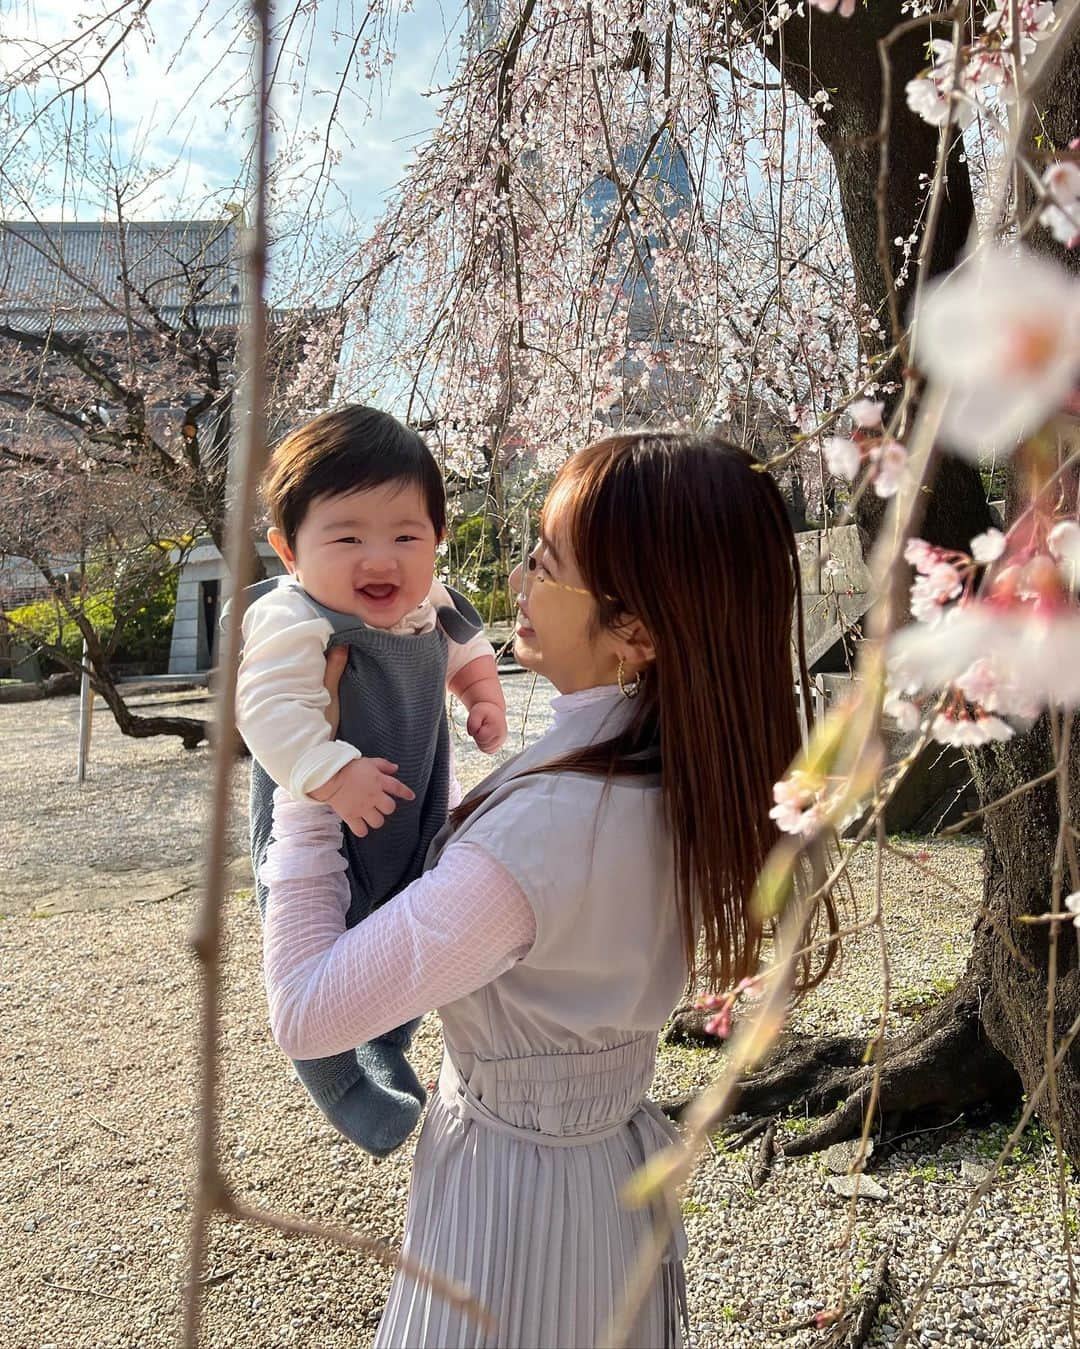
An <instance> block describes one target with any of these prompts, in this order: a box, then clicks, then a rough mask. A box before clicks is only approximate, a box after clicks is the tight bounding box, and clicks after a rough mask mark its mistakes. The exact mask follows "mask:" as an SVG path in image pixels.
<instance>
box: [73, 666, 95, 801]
mask: <svg viewBox="0 0 1080 1349" xmlns="http://www.w3.org/2000/svg"><path fill="white" fill-rule="evenodd" d="M89 659H90V658H89V655H88V654H87V650H86V642H85V641H84V642H83V648H82V677H81V678H80V680H79V759H78V765H77V767H76V770H75V777H76V781H77V782H85V781H86V766H87V764H88V763H89V760H90V725H91V722H92V721H93V719H94V690H93V689H92V688H91V687H90V671H89V668H88V667H89Z"/></svg>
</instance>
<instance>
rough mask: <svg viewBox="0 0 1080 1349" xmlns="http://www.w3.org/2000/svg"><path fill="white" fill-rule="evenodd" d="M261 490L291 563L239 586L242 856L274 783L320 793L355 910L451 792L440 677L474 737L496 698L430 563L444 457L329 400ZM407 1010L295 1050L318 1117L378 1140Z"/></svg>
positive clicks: (418, 1102) (470, 624) (388, 881)
mask: <svg viewBox="0 0 1080 1349" xmlns="http://www.w3.org/2000/svg"><path fill="white" fill-rule="evenodd" d="M263 493H264V496H265V499H266V503H267V506H268V508H269V512H270V516H271V519H272V521H273V527H272V528H271V530H270V532H269V535H268V537H269V540H270V544H271V546H272V547H273V549H274V551H275V552H276V553H277V555H278V556H279V557H280V558H281V560H282V562H283V563H284V564H285V567H286V569H287V571H288V575H287V576H283V577H278V578H275V579H273V580H270V581H263V582H261V583H260V584H259V585H257V586H253V587H252V589H251V591H249V600H250V604H249V607H248V609H247V611H246V613H245V614H244V620H243V635H244V650H243V659H242V661H241V664H240V671H239V675H238V678H237V690H236V717H237V725H238V727H239V729H240V733H241V735H242V736H243V737H244V740H245V742H246V743H247V746H248V748H249V749H250V750H251V754H252V758H253V760H254V762H253V764H252V775H251V857H252V867H253V869H254V873H255V882H256V895H257V898H258V901H259V909H260V912H261V913H265V908H266V889H265V887H264V886H263V885H262V884H261V883H260V879H259V872H260V869H261V867H262V864H263V861H264V859H265V857H266V850H267V847H268V846H269V843H270V829H271V820H272V814H273V811H272V798H273V793H274V784H275V783H276V784H277V785H278V786H280V787H283V788H285V790H286V791H288V792H290V793H291V794H292V795H293V796H294V797H296V798H297V799H300V800H304V799H311V800H314V801H325V802H326V803H327V804H328V805H330V806H331V807H332V808H333V809H334V810H335V811H336V812H337V814H338V815H340V816H341V818H342V820H343V821H344V822H345V824H346V825H347V826H348V828H347V829H346V830H345V831H344V840H345V842H344V848H343V851H344V854H345V859H346V862H347V873H348V877H349V887H350V893H351V903H350V907H349V913H348V916H347V919H346V924H347V926H349V927H352V926H354V925H355V924H356V923H358V922H359V921H360V920H361V919H362V918H365V917H366V916H367V915H368V914H369V913H370V912H371V911H372V910H373V909H375V908H377V907H378V906H379V905H380V904H382V903H384V902H385V901H386V900H388V899H390V898H391V897H392V896H393V895H395V894H397V892H398V891H399V890H401V889H402V888H403V887H404V886H406V885H408V884H409V882H410V881H413V880H415V879H416V877H417V876H418V875H419V874H420V872H421V870H422V869H423V863H424V856H425V854H426V852H427V849H428V845H429V843H430V842H431V840H432V838H433V837H434V836H435V834H436V833H437V832H438V831H439V829H440V828H441V827H442V825H443V823H444V822H445V820H446V814H447V809H448V805H449V804H450V799H449V796H450V787H451V776H452V768H451V759H450V736H449V728H448V725H447V718H446V689H447V688H449V689H450V691H451V692H452V693H454V694H455V695H456V696H457V697H458V698H460V699H461V701H462V702H463V703H464V705H465V707H466V708H467V709H468V722H467V727H468V733H469V735H470V736H472V738H473V739H474V740H475V742H476V744H477V746H478V747H479V748H480V749H482V750H484V751H485V752H486V753H489V754H492V753H494V752H495V751H496V750H497V749H498V748H499V746H500V745H501V744H502V743H503V741H504V739H505V738H506V705H505V702H504V700H503V696H502V690H501V688H500V685H499V679H498V674H497V671H496V667H495V655H494V652H493V650H492V648H491V646H490V644H489V643H488V642H487V641H486V640H485V638H484V636H483V631H482V623H481V621H480V618H479V616H478V615H477V613H476V611H475V610H474V609H473V608H472V606H471V605H470V604H469V603H468V602H467V601H466V600H465V599H463V597H462V596H460V595H458V594H456V593H455V592H454V591H451V590H448V589H447V588H446V587H445V586H443V585H440V584H439V583H438V582H437V581H436V580H435V579H434V569H435V553H436V549H437V548H438V546H439V544H440V543H441V542H442V539H443V536H444V534H445V531H446V493H445V488H444V485H443V480H442V475H441V474H440V472H439V468H438V465H437V464H436V462H435V460H434V458H433V457H432V455H431V452H430V451H429V450H428V448H427V446H426V445H425V444H424V442H423V440H422V439H421V438H420V437H419V436H418V435H417V434H416V433H415V432H413V431H410V430H409V429H408V428H407V427H404V426H402V425H401V424H400V423H399V422H397V421H395V420H394V418H393V417H390V416H388V415H387V414H386V413H383V412H377V411H375V410H374V409H373V408H367V407H359V406H353V407H345V408H341V409H340V410H338V411H336V412H328V413H324V414H323V415H322V416H319V417H316V418H315V420H314V421H312V422H309V423H308V425H306V426H304V427H301V428H300V429H299V430H298V431H294V432H292V434H291V435H289V436H287V437H286V438H285V439H284V440H283V441H282V442H281V444H280V445H279V446H278V447H277V449H276V450H275V451H274V454H273V457H272V459H271V462H270V465H269V468H268V469H267V472H266V476H265V478H264V480H263ZM331 646H345V647H346V648H347V650H348V663H347V665H346V667H345V672H344V675H343V676H342V679H341V685H340V723H339V729H338V738H337V739H336V740H335V739H332V737H331V733H330V726H329V723H328V722H327V720H326V714H325V709H326V708H327V706H328V705H329V701H330V698H329V694H328V693H327V691H326V689H325V687H324V675H325V671H326V651H327V648H328V647H331ZM414 1029H415V1023H413V1024H411V1025H407V1026H401V1027H399V1028H398V1029H397V1030H395V1031H391V1032H389V1033H388V1034H387V1035H385V1036H383V1037H381V1038H380V1039H379V1040H376V1041H372V1042H371V1043H370V1044H366V1045H361V1046H360V1047H359V1048H358V1049H356V1050H355V1051H354V1052H350V1053H347V1054H338V1055H335V1056H333V1057H332V1058H327V1059H308V1060H303V1061H300V1062H297V1063H296V1065H295V1067H296V1071H297V1074H298V1076H299V1077H300V1080H301V1081H302V1082H303V1083H304V1085H305V1087H306V1088H307V1090H308V1091H309V1092H310V1094H311V1096H312V1097H313V1099H314V1100H315V1103H316V1104H317V1105H318V1106H319V1108H320V1109H321V1110H322V1111H323V1113H324V1114H325V1115H326V1116H327V1118H328V1119H329V1120H330V1121H331V1123H333V1124H334V1125H335V1127H336V1128H337V1129H339V1130H340V1131H341V1132H342V1133H343V1134H345V1135H346V1137H348V1138H350V1139H352V1140H353V1141H354V1142H356V1143H359V1144H360V1145H361V1146H362V1147H365V1148H367V1149H368V1150H369V1151H371V1152H373V1153H375V1154H376V1155H379V1156H382V1155H384V1154H385V1153H387V1152H390V1151H391V1150H392V1149H393V1148H395V1147H397V1146H398V1145H399V1144H400V1143H402V1142H403V1141H404V1140H405V1138H406V1137H407V1136H408V1134H409V1133H410V1131H411V1130H412V1128H413V1126H414V1125H415V1123H416V1121H417V1119H418V1118H419V1115H420V1110H421V1107H422V1106H423V1103H424V1100H425V1092H424V1089H423V1087H422V1086H421V1085H420V1083H419V1081H418V1080H417V1078H416V1075H415V1073H414V1072H413V1071H412V1069H411V1068H410V1066H409V1064H408V1062H407V1061H406V1058H405V1051H406V1049H407V1048H408V1047H409V1043H410V1041H411V1038H412V1032H413V1030H414Z"/></svg>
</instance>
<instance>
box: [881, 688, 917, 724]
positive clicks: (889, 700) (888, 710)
mask: <svg viewBox="0 0 1080 1349" xmlns="http://www.w3.org/2000/svg"><path fill="white" fill-rule="evenodd" d="M881 710H882V711H883V712H884V713H885V715H886V716H887V717H891V718H892V719H893V721H895V722H896V724H897V726H898V727H899V728H900V730H901V731H907V732H909V733H910V732H912V731H917V730H918V729H919V726H920V725H921V723H922V710H921V709H920V707H919V705H918V703H914V702H912V701H911V699H910V698H902V697H901V696H900V694H898V693H896V692H895V691H894V690H890V691H889V692H888V693H887V694H886V695H885V701H884V703H883V704H882V709H881Z"/></svg>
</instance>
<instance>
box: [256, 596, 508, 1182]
mask: <svg viewBox="0 0 1080 1349" xmlns="http://www.w3.org/2000/svg"><path fill="white" fill-rule="evenodd" d="M278 584H280V582H279V579H278V578H276V577H275V578H272V579H271V580H269V581H262V582H259V583H258V584H257V585H255V586H252V587H250V588H249V590H248V592H247V594H248V599H249V601H251V600H255V599H257V598H258V597H259V596H260V595H262V594H264V593H265V592H266V591H267V590H269V589H271V588H273V587H274V586H277V585H278ZM449 593H450V596H451V598H452V600H453V602H454V605H455V607H454V608H453V609H450V608H448V607H447V606H440V607H439V608H438V609H437V610H436V619H437V622H436V625H435V627H434V628H433V629H432V630H431V631H429V632H424V633H417V634H409V635H400V634H397V633H392V632H387V631H385V630H383V629H381V628H373V627H369V626H368V625H367V624H365V623H363V622H361V621H360V619H358V618H357V617H355V615H352V614H343V613H339V612H338V611H337V610H334V609H329V608H327V607H326V605H323V604H319V603H318V602H317V601H316V600H313V599H312V598H311V596H310V595H308V596H307V599H308V602H309V603H310V604H311V606H312V609H313V610H314V611H315V612H316V613H318V614H321V615H322V617H324V618H325V619H327V620H328V621H329V623H330V625H331V628H332V629H333V633H332V636H331V638H330V641H329V646H331V647H334V646H344V647H347V649H348V652H349V660H348V664H347V665H346V667H345V671H344V673H343V675H342V679H341V685H340V688H339V702H340V710H341V716H340V724H339V727H338V739H340V740H344V741H346V742H347V743H348V744H350V745H355V746H356V748H357V749H358V750H360V752H361V754H363V755H365V756H366V757H368V758H384V759H389V760H391V761H392V762H393V763H396V764H397V765H398V774H397V776H398V777H399V779H400V780H401V781H402V782H404V783H405V784H406V785H407V786H409V787H411V788H412V789H413V791H414V792H415V793H416V800H415V801H398V803H397V809H396V810H395V811H394V812H393V814H391V815H388V816H387V817H386V820H385V823H384V824H383V825H382V826H381V828H379V829H373V830H371V831H370V833H368V834H367V836H366V837H365V838H362V839H359V838H357V837H356V836H355V835H354V834H353V833H352V831H351V830H349V829H345V830H343V831H342V832H343V835H344V838H343V843H342V851H343V853H344V854H345V857H346V860H347V861H348V864H349V865H348V870H347V871H346V873H345V874H346V876H347V877H348V880H349V890H350V894H351V903H350V905H349V911H348V914H347V916H346V919H345V925H346V927H354V926H355V925H356V924H357V923H359V922H360V921H361V920H362V919H364V918H366V917H367V916H368V914H369V913H371V912H372V910H373V909H376V908H378V907H379V905H381V904H384V903H386V901H387V900H388V899H391V898H392V897H393V896H394V895H396V894H397V893H398V891H399V890H402V889H404V887H405V886H406V885H408V884H409V882H410V881H413V880H415V879H416V878H417V877H418V876H419V875H420V873H421V871H422V870H423V864H424V857H425V854H426V853H427V850H428V847H429V845H430V843H431V841H432V839H433V838H434V837H435V835H436V834H437V833H438V831H439V830H440V829H441V828H442V827H443V825H444V824H445V822H446V812H447V803H448V797H449V787H450V734H449V727H448V723H447V716H446V665H447V650H446V641H447V636H448V635H449V636H450V637H451V638H453V640H454V641H456V642H460V643H465V642H468V641H469V640H470V638H472V637H474V636H475V635H476V634H477V633H478V632H481V631H482V630H483V622H482V620H481V618H480V615H479V614H478V613H477V612H476V610H475V609H474V608H473V607H472V605H471V604H469V602H468V600H466V599H465V598H464V597H463V596H462V595H459V594H458V593H457V592H456V591H453V590H451V591H450V592H449ZM273 797H274V782H273V780H272V779H271V778H270V776H269V775H268V774H267V773H266V771H265V769H263V768H262V766H261V765H260V764H259V763H258V762H256V761H254V760H253V761H252V765H251V798H250V828H251V864H252V871H253V873H254V877H255V895H256V899H257V900H258V905H259V913H260V916H261V917H263V918H265V914H266V898H267V895H266V887H265V886H264V885H263V884H262V882H261V880H260V871H261V869H262V864H263V862H264V861H265V859H266V851H267V848H268V847H269V845H270V841H271V829H272V824H273V813H274V810H273ZM415 1026H416V1022H415V1021H414V1022H410V1023H409V1024H407V1025H405V1026H399V1027H397V1028H396V1029H395V1030H392V1031H389V1032H388V1033H387V1034H386V1035H384V1036H380V1037H379V1040H378V1041H375V1042H373V1044H371V1045H358V1046H357V1048H356V1049H355V1050H351V1051H349V1052H348V1053H346V1054H334V1055H331V1056H329V1057H327V1058H323V1059H297V1060H294V1061H293V1063H294V1067H295V1068H296V1073H297V1076H298V1077H299V1079H300V1081H301V1082H302V1083H303V1084H304V1086H305V1087H306V1088H307V1090H308V1092H309V1094H310V1095H311V1097H312V1099H313V1100H314V1101H315V1103H316V1104H317V1105H318V1106H319V1108H320V1109H321V1110H322V1111H323V1113H324V1114H325V1115H326V1116H327V1118H328V1119H329V1120H330V1121H331V1123H332V1124H334V1126H335V1127H336V1128H337V1129H338V1130H339V1131H340V1132H342V1133H343V1134H344V1135H345V1136H346V1137H348V1138H350V1139H352V1141H354V1142H357V1143H360V1144H361V1145H362V1146H363V1147H365V1148H367V1149H368V1150H369V1151H371V1152H373V1153H375V1154H376V1155H377V1156H383V1155H385V1154H386V1153H388V1152H390V1151H392V1150H393V1149H394V1148H395V1147H398V1146H400V1144H401V1143H402V1142H404V1140H405V1138H406V1137H407V1136H408V1135H409V1133H411V1132H412V1129H413V1127H414V1126H415V1123H416V1121H417V1118H418V1117H419V1113H420V1104H421V1102H422V1100H423V1097H424V1094H425V1093H424V1090H423V1088H422V1087H421V1086H420V1084H419V1083H418V1082H417V1081H416V1078H415V1076H414V1074H413V1073H412V1070H411V1069H410V1068H408V1066H407V1064H406V1063H405V1061H404V1053H405V1051H406V1050H407V1049H408V1047H409V1044H410V1041H411V1039H412V1032H413V1030H414V1029H415ZM402 1083H405V1084H408V1087H409V1089H411V1091H412V1097H410V1096H409V1094H408V1091H402V1090H400V1089H395V1088H398V1087H399V1086H400V1084H402ZM391 1084H393V1085H392V1086H391ZM414 1098H415V1099H414Z"/></svg>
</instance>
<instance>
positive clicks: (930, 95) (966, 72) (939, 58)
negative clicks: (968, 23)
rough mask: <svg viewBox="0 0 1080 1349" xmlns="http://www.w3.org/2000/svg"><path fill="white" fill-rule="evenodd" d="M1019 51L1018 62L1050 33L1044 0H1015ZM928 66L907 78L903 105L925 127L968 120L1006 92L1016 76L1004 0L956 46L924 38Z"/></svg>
mask: <svg viewBox="0 0 1080 1349" xmlns="http://www.w3.org/2000/svg"><path fill="white" fill-rule="evenodd" d="M1017 12H1018V18H1019V27H1020V33H1019V42H1018V44H1017V45H1018V47H1019V53H1020V62H1021V64H1023V63H1024V62H1025V61H1026V60H1027V58H1028V57H1029V56H1030V55H1031V53H1032V52H1033V51H1034V50H1035V45H1036V43H1038V42H1040V41H1042V39H1043V38H1046V37H1048V36H1049V35H1050V30H1051V27H1052V25H1053V22H1054V6H1053V4H1052V3H1050V0H1020V3H1019V5H1018V6H1017ZM930 52H931V58H932V60H931V64H930V67H929V69H928V70H926V71H925V72H924V73H923V74H921V75H919V76H917V77H916V78H915V79H913V80H909V81H908V84H907V87H906V90H905V93H906V97H907V104H908V107H909V108H910V109H911V110H912V112H914V113H915V114H916V115H917V116H919V117H921V118H922V119H923V121H924V122H929V123H930V125H931V126H944V125H945V124H946V123H947V122H953V121H955V122H957V123H959V125H960V126H961V127H966V126H969V125H970V124H971V122H972V121H973V120H974V119H975V117H976V115H977V114H978V112H979V110H980V108H985V107H986V106H987V105H988V103H989V102H990V100H991V99H993V98H994V97H997V96H999V95H1002V94H1004V95H1010V94H1011V92H1012V90H1013V88H1014V86H1015V83H1016V80H1015V71H1014V69H1013V63H1014V44H1013V35H1012V24H1011V15H1010V0H995V3H994V4H993V5H992V6H991V8H990V9H989V11H988V12H987V14H986V16H985V17H984V19H983V23H982V31H981V32H980V33H978V34H977V35H976V37H975V39H974V41H972V42H971V43H970V44H968V45H967V46H965V47H962V48H961V49H960V52H959V53H957V50H956V47H955V46H954V44H953V43H952V42H950V41H947V40H946V39H944V38H934V39H932V41H931V42H930Z"/></svg>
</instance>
